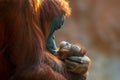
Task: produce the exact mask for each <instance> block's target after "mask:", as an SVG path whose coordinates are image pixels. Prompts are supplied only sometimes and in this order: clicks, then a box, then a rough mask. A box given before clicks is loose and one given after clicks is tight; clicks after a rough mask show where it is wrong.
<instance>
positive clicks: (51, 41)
mask: <svg viewBox="0 0 120 80" xmlns="http://www.w3.org/2000/svg"><path fill="white" fill-rule="evenodd" d="M63 23H64V16H63V15H60V16H58V17H56V18H54V19H53V20H52V22H51V24H50V26H49V33H48V37H47V39H46V49H47V50H48V51H49V52H50V53H52V54H55V53H56V49H57V47H56V43H55V38H54V32H55V31H56V30H58V29H60V28H61V27H62V25H63Z"/></svg>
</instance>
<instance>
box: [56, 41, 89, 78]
mask: <svg viewBox="0 0 120 80" xmlns="http://www.w3.org/2000/svg"><path fill="white" fill-rule="evenodd" d="M59 46H60V48H59V49H58V51H57V57H58V58H59V59H61V60H62V61H63V62H64V63H65V65H66V66H67V68H68V70H69V71H70V72H73V73H77V74H84V75H85V76H86V75H87V71H88V69H89V66H90V63H91V60H90V59H89V58H88V57H87V56H86V55H85V54H86V50H85V49H84V48H82V47H80V46H78V45H74V44H70V43H69V42H66V41H62V42H60V45H59ZM83 64H84V65H83Z"/></svg>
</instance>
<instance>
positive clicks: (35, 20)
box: [0, 0, 70, 80]
mask: <svg viewBox="0 0 120 80" xmlns="http://www.w3.org/2000/svg"><path fill="white" fill-rule="evenodd" d="M59 14H63V15H65V16H69V15H70V9H69V5H68V3H67V2H66V1H64V0H0V80H8V78H10V79H11V80H48V79H49V80H66V78H65V77H66V75H65V71H64V68H63V65H62V62H61V61H60V60H58V59H57V58H56V57H55V56H53V55H51V54H49V53H47V52H46V51H45V44H44V43H45V39H46V37H47V35H48V34H47V33H48V30H49V27H48V26H49V24H50V22H51V20H52V19H53V18H54V17H56V16H58V15H59ZM1 76H3V77H1Z"/></svg>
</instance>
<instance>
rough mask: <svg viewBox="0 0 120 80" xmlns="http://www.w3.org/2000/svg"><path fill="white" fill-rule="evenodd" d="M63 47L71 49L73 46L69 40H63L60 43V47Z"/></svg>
mask: <svg viewBox="0 0 120 80" xmlns="http://www.w3.org/2000/svg"><path fill="white" fill-rule="evenodd" d="M62 48H64V49H70V48H71V44H70V43H68V42H66V41H62V42H61V43H60V49H62Z"/></svg>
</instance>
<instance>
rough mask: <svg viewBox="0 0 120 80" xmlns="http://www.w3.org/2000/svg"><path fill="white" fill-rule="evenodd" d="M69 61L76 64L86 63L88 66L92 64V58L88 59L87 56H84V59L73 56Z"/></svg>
mask: <svg viewBox="0 0 120 80" xmlns="http://www.w3.org/2000/svg"><path fill="white" fill-rule="evenodd" d="M67 59H69V60H72V61H74V62H78V63H84V64H85V63H86V64H88V63H90V62H91V60H90V58H89V57H87V56H83V57H80V56H71V57H68V58H67Z"/></svg>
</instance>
